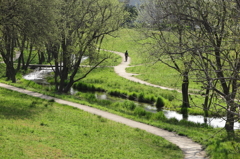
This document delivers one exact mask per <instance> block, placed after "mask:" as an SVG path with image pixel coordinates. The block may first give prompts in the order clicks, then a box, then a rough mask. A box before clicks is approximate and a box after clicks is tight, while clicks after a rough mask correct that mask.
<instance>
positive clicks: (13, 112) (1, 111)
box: [0, 102, 48, 119]
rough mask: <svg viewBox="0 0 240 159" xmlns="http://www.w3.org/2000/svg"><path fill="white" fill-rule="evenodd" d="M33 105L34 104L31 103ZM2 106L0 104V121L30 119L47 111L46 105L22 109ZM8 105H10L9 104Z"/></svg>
mask: <svg viewBox="0 0 240 159" xmlns="http://www.w3.org/2000/svg"><path fill="white" fill-rule="evenodd" d="M32 103H34V102H32ZM6 104H7V103H6V102H5V103H4V105H2V104H0V119H26V118H28V119H30V118H33V116H36V115H38V114H40V113H42V112H43V111H44V110H46V109H48V108H47V105H45V106H43V105H40V106H39V105H34V104H30V105H27V106H24V107H21V106H20V107H18V106H17V105H16V106H15V105H12V106H11V105H7V106H6ZM9 104H11V103H10V102H9Z"/></svg>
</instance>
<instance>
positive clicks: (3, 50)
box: [0, 0, 55, 82]
mask: <svg viewBox="0 0 240 159" xmlns="http://www.w3.org/2000/svg"><path fill="white" fill-rule="evenodd" d="M54 2H55V1H54V0H53V1H37V2H36V1H33V0H18V1H17V0H16V1H7V0H5V1H1V3H0V54H1V55H2V57H3V60H4V63H5V64H6V77H7V80H11V81H12V82H16V78H15V75H16V73H17V71H18V70H19V69H20V66H21V65H22V67H24V66H26V65H25V61H24V56H23V52H24V50H28V49H29V50H30V51H29V56H28V58H27V59H28V60H27V64H29V62H30V60H31V58H32V56H31V53H32V50H33V48H34V47H35V46H36V45H37V44H38V45H39V44H41V42H43V39H44V38H46V37H47V36H46V35H47V33H49V32H51V30H49V28H51V18H52V17H51V15H52V11H53V10H54V7H53V6H54V5H53V4H54ZM50 8H51V9H50ZM16 47H19V49H20V58H19V60H18V62H19V63H18V68H17V69H16V68H15V66H14V60H15V59H14V56H15V51H16ZM24 68H25V69H26V67H24Z"/></svg>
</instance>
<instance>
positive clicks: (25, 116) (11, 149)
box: [0, 88, 183, 159]
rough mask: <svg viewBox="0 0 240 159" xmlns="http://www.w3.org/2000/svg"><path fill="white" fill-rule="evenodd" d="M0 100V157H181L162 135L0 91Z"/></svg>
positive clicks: (143, 158)
mask: <svg viewBox="0 0 240 159" xmlns="http://www.w3.org/2000/svg"><path fill="white" fill-rule="evenodd" d="M13 98H14V100H12V99H13ZM22 99H24V100H22ZM0 100H1V105H0V132H1V133H0V158H4V159H7V158H16V159H20V158H109V159H110V158H111V159H112V158H136V159H138V158H142V159H145V158H156V159H157V158H159V157H160V158H166V159H167V158H169V159H172V158H176V159H178V158H182V157H183V154H182V152H181V150H180V149H179V148H178V147H177V146H175V145H173V144H171V143H169V142H168V141H166V140H164V139H163V138H161V137H158V136H155V135H152V134H150V133H147V132H145V131H142V130H139V129H134V128H130V127H128V126H125V125H123V124H119V123H116V122H113V121H110V120H107V119H104V118H102V117H100V116H96V115H92V114H89V113H87V112H83V111H82V110H78V109H75V108H72V107H69V106H64V105H59V104H56V103H54V102H51V101H46V100H41V99H37V98H33V97H30V96H27V95H24V94H20V93H16V92H13V91H9V90H5V89H2V88H0Z"/></svg>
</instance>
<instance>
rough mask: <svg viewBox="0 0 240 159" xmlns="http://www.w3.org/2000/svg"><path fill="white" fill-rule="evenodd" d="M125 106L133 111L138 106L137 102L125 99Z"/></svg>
mask: <svg viewBox="0 0 240 159" xmlns="http://www.w3.org/2000/svg"><path fill="white" fill-rule="evenodd" d="M123 106H124V107H125V108H127V109H128V110H132V111H133V110H134V109H135V108H136V104H135V103H134V102H131V101H124V103H123Z"/></svg>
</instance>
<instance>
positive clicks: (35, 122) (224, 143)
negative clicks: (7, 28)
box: [0, 29, 240, 159]
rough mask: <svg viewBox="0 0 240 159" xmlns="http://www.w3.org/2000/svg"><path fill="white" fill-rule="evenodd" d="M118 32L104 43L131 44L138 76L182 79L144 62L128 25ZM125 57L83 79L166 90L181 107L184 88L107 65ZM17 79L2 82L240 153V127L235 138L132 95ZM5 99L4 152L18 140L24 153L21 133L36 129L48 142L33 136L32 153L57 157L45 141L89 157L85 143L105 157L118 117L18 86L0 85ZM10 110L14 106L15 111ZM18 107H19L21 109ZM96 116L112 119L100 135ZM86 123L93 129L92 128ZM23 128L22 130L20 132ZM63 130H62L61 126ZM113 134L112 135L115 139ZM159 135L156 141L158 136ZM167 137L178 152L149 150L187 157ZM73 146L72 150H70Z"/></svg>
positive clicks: (214, 151) (148, 91) (147, 91)
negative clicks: (111, 97)
mask: <svg viewBox="0 0 240 159" xmlns="http://www.w3.org/2000/svg"><path fill="white" fill-rule="evenodd" d="M116 35H118V36H119V37H117V38H115V39H114V38H112V37H108V38H109V39H108V40H109V41H107V42H108V43H107V42H106V43H104V44H103V47H102V48H104V49H107V50H114V51H120V52H124V51H125V50H128V51H129V54H130V56H131V58H132V63H133V65H139V64H141V66H136V67H131V68H128V71H133V72H134V73H139V74H141V75H139V76H138V77H139V78H143V79H144V78H146V79H145V80H147V81H149V82H150V81H151V83H155V82H159V83H155V84H159V85H164V86H169V87H174V88H179V82H180V81H181V80H180V77H179V76H177V73H176V72H172V73H170V72H171V71H170V70H169V69H168V68H167V67H164V66H163V65H162V66H161V64H159V63H156V64H151V63H149V64H144V63H145V61H146V60H145V59H143V58H140V57H139V55H140V54H138V50H139V49H138V47H137V46H138V44H139V43H136V41H135V40H134V36H139V35H138V33H137V32H135V31H132V30H127V29H124V30H121V31H120V32H119V34H116ZM133 35H134V36H133ZM142 57H144V56H142ZM120 61H121V58H120V57H118V56H116V55H112V56H111V58H109V59H108V60H107V61H105V62H104V63H103V64H102V65H101V66H102V67H100V68H97V69H96V70H94V71H93V72H92V73H91V74H89V75H88V76H87V78H85V79H83V80H82V81H81V82H83V83H85V84H87V85H94V87H99V88H101V89H103V90H105V91H106V92H107V93H109V92H114V91H121V92H123V94H126V95H127V96H129V95H131V93H136V94H143V95H144V96H145V97H152V96H153V97H154V98H156V97H159V96H161V97H163V98H164V102H165V107H166V108H167V109H175V110H179V109H180V106H181V93H177V92H176V91H167V90H161V89H159V88H153V87H149V86H146V85H142V84H139V83H135V82H131V81H128V80H126V79H124V78H122V77H119V76H117V75H116V74H115V73H114V70H113V68H112V67H107V66H113V65H117V64H118V63H119V62H120ZM86 64H87V61H86ZM142 64H143V65H142ZM0 65H1V67H0V69H1V72H0V74H1V76H2V75H3V73H4V65H2V64H0ZM159 66H161V67H159ZM162 67H164V69H163V70H162V71H161V69H159V68H162ZM85 69H87V68H85ZM147 70H148V71H147ZM159 70H160V71H159ZM83 73H84V72H83ZM155 73H156V74H158V75H159V78H156V77H155V76H154V74H155ZM145 74H146V75H145ZM147 74H148V75H147ZM150 74H151V75H150ZM171 75H172V76H171ZM79 77H81V75H79ZM178 77H179V78H178ZM17 79H18V81H17V83H16V84H12V83H9V82H6V81H4V78H2V79H1V82H5V83H8V84H11V85H15V86H17V87H22V88H25V89H29V90H33V91H37V92H41V93H44V94H47V95H51V96H55V97H58V98H62V99H65V100H69V101H73V102H77V103H81V104H85V105H89V106H92V107H96V108H99V109H102V110H106V111H109V112H112V113H115V114H119V115H121V116H125V117H127V118H131V119H134V120H137V121H140V122H144V123H147V124H150V125H154V126H157V127H160V128H163V129H166V130H169V131H174V132H176V133H177V134H179V135H184V136H188V137H189V138H191V139H193V140H194V141H196V142H198V143H200V144H202V145H203V147H204V148H205V149H206V151H207V153H208V154H209V155H210V158H214V159H226V158H234V159H235V158H239V142H240V139H239V135H238V131H236V136H235V137H234V138H232V139H229V138H227V134H226V132H225V131H224V129H213V128H211V127H208V126H206V125H205V124H194V123H192V122H187V121H184V120H182V121H180V122H178V121H177V120H176V119H169V120H168V119H166V118H164V116H163V115H162V114H161V113H157V114H153V113H150V112H146V111H145V110H144V109H143V108H142V107H141V106H140V107H139V106H136V105H135V104H134V102H132V101H129V100H126V101H122V100H121V101H120V100H119V101H113V102H111V101H107V100H98V99H96V98H95V95H94V94H92V93H87V92H78V93H77V94H75V95H67V94H65V95H60V94H56V93H55V92H54V87H52V86H42V85H38V84H36V83H34V82H31V81H26V80H23V79H22V76H21V74H19V75H18V78H17ZM173 81H174V82H173ZM164 83H165V84H166V85H165V84H164ZM191 88H197V86H196V87H194V86H193V87H191ZM17 96H20V97H21V99H22V98H24V99H26V102H27V103H25V102H22V103H25V104H23V105H25V106H24V108H21V109H19V106H18V103H21V101H23V100H20V99H18V98H17ZM12 97H14V99H15V98H16V102H14V101H15V100H14V101H13V100H11V99H12ZM192 98H193V100H194V103H197V104H199V105H201V102H202V97H201V96H199V95H192ZM0 99H1V101H4V100H8V102H7V103H8V104H7V105H8V106H3V107H2V105H1V104H0V108H3V109H0V110H2V112H3V115H2V114H1V116H0V117H1V118H0V120H2V122H1V124H2V125H1V126H0V128H1V129H4V131H6V132H7V130H9V132H8V133H4V135H0V137H1V138H0V139H1V140H3V141H4V142H5V143H6V144H4V145H8V147H7V148H5V149H3V150H4V151H1V154H2V152H4V153H8V151H12V146H11V148H10V145H15V146H14V147H18V148H19V149H18V150H17V152H16V154H17V155H18V154H20V155H22V154H24V155H25V152H24V151H25V150H26V147H21V146H24V145H25V146H26V145H27V142H25V144H24V143H23V144H22V145H20V144H19V142H17V140H20V138H21V136H26V135H24V133H26V134H28V135H29V134H30V135H29V136H31V135H36V136H37V137H38V138H37V137H36V136H31V139H34V138H35V137H36V138H37V139H38V142H39V139H41V141H43V142H41V144H40V145H37V144H36V143H38V142H37V141H35V140H34V142H31V144H33V145H36V146H35V147H36V150H33V151H31V152H34V154H33V157H32V158H35V157H36V156H37V157H39V158H44V157H45V158H54V157H55V156H54V157H46V156H43V157H42V156H40V155H39V153H40V154H41V153H42V152H43V151H44V150H39V149H38V148H41V147H42V148H43V149H44V148H45V149H49V151H52V153H53V152H54V153H53V154H56V153H58V154H62V155H63V156H64V157H65V158H71V155H73V157H72V158H74V157H75V158H84V157H85V158H89V157H92V156H87V155H89V153H88V154H87V153H86V154H79V153H78V152H79V151H80V149H83V150H84V152H91V151H94V150H96V151H94V152H93V155H95V156H96V157H95V158H101V156H97V155H99V152H101V151H100V149H101V148H102V146H101V145H102V144H104V145H105V144H106V143H103V139H102V138H104V137H102V136H106V134H109V136H110V137H112V136H114V135H112V134H111V131H112V127H111V126H112V125H114V124H115V123H114V122H111V121H108V120H106V119H103V118H101V117H98V116H94V115H90V114H88V113H84V112H82V111H81V110H76V109H73V108H70V107H68V106H61V105H58V104H56V103H54V102H53V103H52V102H50V101H43V100H37V99H35V98H34V99H33V98H31V97H28V96H26V95H20V94H18V93H16V94H15V93H14V92H11V91H5V90H4V91H3V90H0ZM28 99H29V101H28ZM24 101H25V100H24ZM11 102H13V103H15V104H16V106H14V105H15V104H9V103H11ZM21 105H22V104H21ZM9 106H11V109H10V108H9ZM7 110H10V112H9V111H7ZM14 110H16V112H15V111H14ZM6 112H7V114H4V113H6ZM189 112H190V113H191V114H201V113H202V110H201V109H199V108H196V107H193V108H190V109H189ZM51 113H52V114H51ZM11 114H13V115H11ZM16 114H22V115H16ZM7 116H10V118H7ZM82 118H83V119H82ZM88 118H89V120H90V123H89V122H88ZM92 118H93V119H92ZM68 119H69V120H68ZM86 119H87V120H86ZM93 121H94V123H98V124H103V125H108V124H110V128H106V129H105V128H103V129H101V130H100V132H101V134H100V138H99V139H98V138H96V134H94V133H95V132H96V129H94V130H93V129H92V125H93V128H94V126H95V127H97V126H98V125H94V124H93ZM25 122H27V123H25ZM28 122H29V123H30V124H29V123H28ZM64 122H66V123H64ZM85 122H86V125H85ZM11 123H12V124H13V123H15V124H14V125H11ZM6 125H11V127H10V128H7V127H6ZM20 125H21V126H20ZM22 125H23V126H22ZM59 125H60V126H59ZM79 125H80V126H79ZM81 125H84V129H83V130H84V131H80V129H78V127H81ZM118 125H121V124H117V126H115V127H114V129H116V130H119V128H120V129H123V128H122V127H120V126H119V127H118ZM4 126H5V127H4ZM70 126H73V127H70ZM22 127H23V128H22ZM65 128H66V129H65ZM81 128H82V127H81ZM87 128H88V129H89V130H87ZM97 128H98V127H97ZM99 129H100V128H99ZM110 129H111V130H110ZM124 129H125V128H124ZM18 130H19V132H20V133H19V132H18ZM20 130H21V131H20ZM33 130H34V131H33ZM60 130H63V131H60ZM70 130H71V131H70ZM4 131H0V132H4ZM11 131H12V132H11ZM31 131H33V133H32V134H31V133H30V132H31ZM126 131H127V132H131V131H133V132H135V133H139V132H141V133H143V132H142V131H140V130H138V129H131V128H129V130H126ZM126 131H124V132H125V135H126V134H128V133H126ZM16 132H17V133H16ZM21 132H22V133H21ZM39 132H40V135H39ZM61 132H62V133H61ZM65 132H66V133H65ZM79 132H81V133H79ZM85 132H86V134H91V133H90V132H92V134H91V135H87V136H88V137H89V136H92V137H93V138H91V139H86V141H82V140H83V139H84V137H86V136H85V135H84V134H85ZM44 133H46V134H44ZM64 133H65V135H66V136H68V135H70V137H69V138H67V137H66V139H65V138H64V139H63V138H61V136H64V137H65V135H64ZM96 133H99V132H96ZM115 133H118V132H117V131H115V130H114V134H115ZM2 134H3V133H2ZM8 134H9V136H11V137H13V136H15V134H19V135H18V136H17V137H16V138H17V139H14V140H13V141H12V142H11V143H9V144H7V143H8V142H10V141H11V140H10V141H9V139H11V138H10V137H9V136H7V135H8ZM78 134H80V136H77V135H78ZM51 135H56V136H52V137H51ZM48 136H50V137H48ZM117 136H120V137H119V138H121V139H122V140H123V139H125V137H126V136H122V135H121V134H119V135H117ZM137 136H138V137H139V134H137ZM151 136H152V135H150V137H149V136H147V137H146V138H149V140H151V141H153V140H154V139H153V140H152V139H151ZM41 137H42V138H41ZM59 138H60V139H61V140H62V141H64V144H66V145H67V146H63V145H64V144H63V142H61V143H58V142H60V140H58V139H59ZM130 138H132V139H133V140H140V139H139V138H135V137H132V136H131V137H130ZM80 139H81V140H80ZM92 139H93V140H95V141H96V142H94V144H97V142H98V140H99V143H100V145H98V146H97V147H94V146H93V145H92V144H93V142H92ZM47 140H49V141H51V142H53V143H54V144H50V142H48V143H49V144H50V145H45V144H47ZM52 140H57V141H52ZM84 140H85V139H84ZM110 140H116V141H118V139H110ZM110 140H108V141H109V142H110ZM119 140H120V139H119ZM122 140H121V141H122ZM126 140H127V139H126ZM21 141H22V140H21ZM28 141H29V139H28ZM68 141H70V143H71V144H73V145H75V146H73V147H71V146H69V147H70V148H68V149H64V148H65V147H68V145H71V144H68ZM75 141H76V142H75ZM79 141H81V142H83V143H84V144H85V145H86V148H79V149H77V150H74V147H77V146H78V145H77V143H78V142H79ZM143 141H144V142H145V140H143ZM155 141H159V142H161V140H160V139H159V140H158V139H157V140H155ZM155 141H153V142H155ZM22 142H23V141H22ZM130 142H132V141H130ZM130 142H129V143H130ZM144 142H143V143H144ZM0 143H2V142H0ZM55 143H56V144H55ZM57 143H58V144H59V145H58V146H53V145H57ZM87 143H89V144H87ZM117 143H118V142H117ZM124 143H125V142H124ZM146 143H148V142H146ZM164 143H166V144H167V145H165V146H166V149H167V150H166V151H168V149H170V150H169V151H172V150H173V152H166V151H165V150H164V146H163V147H162V146H157V147H159V149H155V148H154V147H155V146H153V147H151V146H149V145H147V147H150V149H151V151H150V150H149V153H153V154H151V155H155V154H156V153H155V151H162V152H163V153H164V154H167V157H168V158H181V157H182V156H181V155H182V154H181V152H180V151H179V150H177V152H176V153H175V150H176V147H175V146H173V145H171V144H169V143H167V142H165V141H164ZM84 144H83V145H84ZM133 144H136V145H141V144H139V143H136V142H134V143H133ZM19 145H20V146H19ZM76 145H77V146H76ZM150 145H151V144H150ZM51 146H52V147H51ZM111 146H114V145H111ZM124 146H125V144H124ZM124 146H123V147H122V149H129V147H127V146H125V147H124ZM131 146H132V145H131ZM63 147H64V148H63ZM92 147H94V148H92ZM109 147H110V146H109ZM27 148H29V147H27ZM98 148H99V149H98ZM114 148H115V147H114ZM133 149H138V148H134V147H133ZM152 149H153V150H152ZM0 150H1V149H0ZM71 150H72V151H71ZM68 151H69V152H71V153H68ZM107 151H111V150H110V148H108V147H107V148H106V152H107ZM128 151H130V150H127V152H128ZM131 151H132V150H131ZM23 152H24V153H23ZM38 152H39V153H38ZM114 152H117V153H118V151H116V150H115V149H114ZM114 152H113V153H114ZM119 152H120V151H119ZM124 152H125V151H124ZM124 152H121V153H122V154H124ZM141 152H142V151H141ZM104 153H105V151H103V153H101V155H102V154H103V155H105V157H102V158H124V157H122V156H114V155H122V154H113V157H112V156H108V154H104ZM135 153H140V151H135V150H134V151H133V154H135ZM144 153H145V152H144ZM149 153H148V152H147V153H146V154H149ZM159 153H160V152H159ZM170 153H173V154H170ZM179 153H180V154H179ZM125 154H126V153H125ZM38 155H39V156H38ZM74 155H75V156H74ZM77 155H85V156H81V157H79V156H77ZM157 155H158V154H157ZM157 155H156V156H157ZM168 155H170V156H168ZM171 155H173V156H171ZM133 156H134V155H133ZM139 156H140V155H139ZM139 156H137V157H138V158H139ZM141 156H143V155H141ZM159 156H161V155H159ZM159 156H158V158H159ZM64 157H63V158H64ZM17 158H19V157H17ZM23 158H24V157H23ZM30 158H31V157H30ZM55 158H57V157H55ZM131 158H134V157H131ZM140 158H141V157H140ZM143 158H154V157H148V156H147V157H143ZM160 158H163V157H160Z"/></svg>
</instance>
